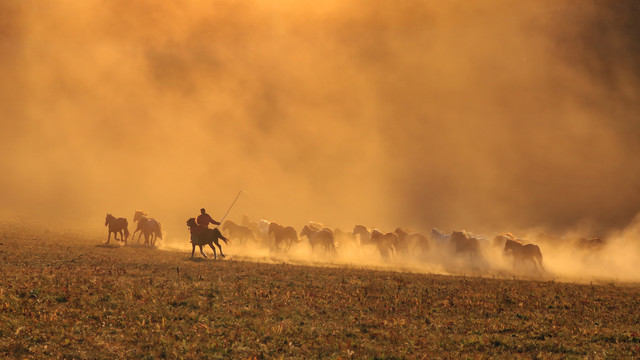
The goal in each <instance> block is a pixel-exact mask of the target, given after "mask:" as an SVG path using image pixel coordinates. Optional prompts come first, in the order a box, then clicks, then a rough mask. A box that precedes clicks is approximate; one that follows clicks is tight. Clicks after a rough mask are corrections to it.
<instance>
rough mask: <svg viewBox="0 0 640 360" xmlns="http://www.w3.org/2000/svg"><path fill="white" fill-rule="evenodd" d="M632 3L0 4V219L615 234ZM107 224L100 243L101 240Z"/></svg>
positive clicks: (636, 36)
mask: <svg viewBox="0 0 640 360" xmlns="http://www.w3.org/2000/svg"><path fill="white" fill-rule="evenodd" d="M638 19H640V2H639V1H634V0H627V1H622V0H621V1H586V0H585V1H569V0H566V1H557V0H553V1H551V0H548V1H526V2H513V1H483V2H469V1H402V0H401V1H372V0H368V1H357V0H340V1H321V2H320V1H313V2H311V1H249V0H247V1H231V0H220V1H215V0H214V1H196V0H191V1H161V2H159V1H150V0H149V1H135V2H130V1H117V0H109V1H106V0H105V1H98V0H76V1H64V2H61V1H37V2H30V1H29V2H27V1H19V0H0V79H1V80H0V134H2V136H1V141H0V151H1V152H2V157H1V158H0V169H1V172H0V174H1V175H0V215H2V216H4V217H18V218H24V219H39V220H42V221H46V222H51V223H53V222H56V223H58V224H62V225H63V226H72V225H74V224H75V226H83V227H86V226H89V227H94V228H96V229H98V230H99V231H104V227H103V224H104V216H105V213H107V212H110V213H113V214H114V215H116V216H124V217H127V218H128V219H129V221H130V223H132V217H133V213H134V210H136V209H143V210H145V211H147V212H148V213H149V214H150V215H151V216H153V217H156V218H157V219H159V220H160V221H161V222H162V223H163V225H164V230H165V231H166V232H167V234H168V235H167V236H169V237H171V236H174V237H181V238H183V237H184V238H186V236H187V235H186V227H185V225H184V223H185V221H186V219H187V218H188V217H192V216H195V215H197V214H198V210H199V209H200V208H201V207H206V208H207V210H208V212H209V213H210V214H211V215H212V216H214V218H217V219H220V218H221V217H222V215H224V212H225V211H226V210H227V208H228V206H229V205H230V204H231V202H232V201H233V199H234V198H235V196H236V195H237V193H238V191H240V190H242V189H244V190H246V191H248V192H249V195H247V194H243V195H241V196H240V199H239V200H238V202H237V204H236V206H235V207H234V209H233V210H232V211H231V214H230V218H231V219H236V220H237V219H240V217H241V216H242V214H248V215H249V216H250V217H251V218H252V219H256V220H257V219H259V218H263V217H264V218H267V219H269V220H274V221H278V222H281V223H285V224H291V225H294V226H300V225H301V224H303V223H305V222H306V221H309V220H314V221H320V222H323V223H325V224H327V225H329V226H331V227H335V226H340V227H343V228H345V229H351V228H352V227H353V225H354V224H355V223H363V224H365V225H367V226H378V227H381V228H383V229H385V230H388V231H390V230H393V229H394V228H395V227H396V226H409V227H413V228H417V229H425V230H428V229H430V228H432V227H434V226H435V227H438V228H440V229H443V230H445V231H451V230H454V229H467V230H470V231H474V232H486V233H492V232H501V231H513V232H515V231H518V230H519V229H531V228H536V229H544V230H545V231H548V232H552V233H558V234H562V233H564V232H566V231H575V229H578V228H579V229H583V230H584V232H587V233H589V234H594V235H600V234H605V233H609V232H610V231H623V229H624V228H626V227H627V226H628V225H629V224H630V223H631V222H632V219H633V218H634V216H635V215H636V214H637V213H638V212H639V211H638V207H639V206H640V191H639V190H640V161H639V160H638V154H640V120H639V118H638V115H639V114H640V111H639V110H640V22H639V21H638ZM105 232H106V231H105Z"/></svg>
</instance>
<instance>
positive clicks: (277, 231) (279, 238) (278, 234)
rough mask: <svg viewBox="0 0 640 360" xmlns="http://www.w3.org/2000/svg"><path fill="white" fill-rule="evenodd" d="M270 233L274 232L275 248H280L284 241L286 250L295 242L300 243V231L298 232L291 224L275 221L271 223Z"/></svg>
mask: <svg viewBox="0 0 640 360" xmlns="http://www.w3.org/2000/svg"><path fill="white" fill-rule="evenodd" d="M268 234H269V236H271V235H272V234H273V239H274V247H275V249H280V244H281V243H284V245H285V248H284V252H287V251H289V248H291V245H292V244H293V243H294V242H296V243H299V242H300V241H301V240H299V239H298V233H297V232H296V229H294V228H293V227H291V226H286V227H285V226H282V225H280V224H278V223H275V222H272V223H270V224H269V233H268Z"/></svg>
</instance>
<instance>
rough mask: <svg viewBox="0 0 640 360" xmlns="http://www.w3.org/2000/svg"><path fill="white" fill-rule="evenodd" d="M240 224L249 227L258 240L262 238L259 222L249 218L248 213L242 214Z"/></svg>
mask: <svg viewBox="0 0 640 360" xmlns="http://www.w3.org/2000/svg"><path fill="white" fill-rule="evenodd" d="M240 225H242V226H246V227H248V228H249V229H250V230H251V232H252V233H253V238H254V239H256V240H257V239H261V238H262V236H260V229H259V228H258V223H257V222H255V221H251V220H249V216H248V215H246V214H245V215H242V222H241V223H240Z"/></svg>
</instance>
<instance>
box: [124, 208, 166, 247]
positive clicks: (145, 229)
mask: <svg viewBox="0 0 640 360" xmlns="http://www.w3.org/2000/svg"><path fill="white" fill-rule="evenodd" d="M133 221H134V222H137V224H136V230H135V231H134V232H133V236H132V237H131V238H132V239H133V238H135V237H136V232H138V231H140V234H138V243H140V237H142V235H144V244H145V245H155V243H156V239H157V238H160V239H162V227H161V225H160V222H159V221H158V220H156V219H154V218H148V217H147V213H145V212H144V211H141V210H136V211H135V213H134V214H133ZM149 237H151V242H150V241H149Z"/></svg>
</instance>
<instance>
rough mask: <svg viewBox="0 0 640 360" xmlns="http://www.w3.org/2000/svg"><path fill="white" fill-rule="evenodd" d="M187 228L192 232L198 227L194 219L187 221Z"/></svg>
mask: <svg viewBox="0 0 640 360" xmlns="http://www.w3.org/2000/svg"><path fill="white" fill-rule="evenodd" d="M187 226H188V227H189V230H193V229H195V228H196V227H198V224H197V223H196V219H195V218H189V220H187Z"/></svg>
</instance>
